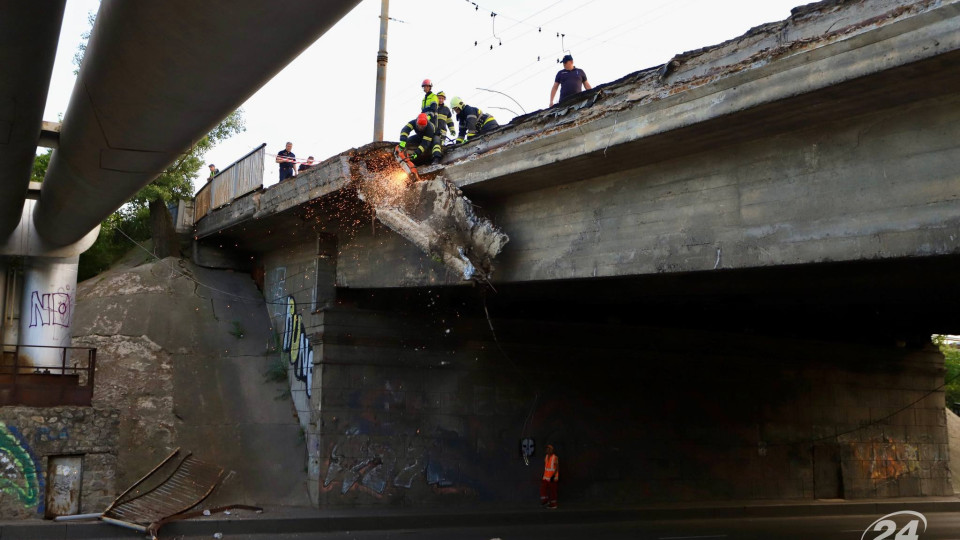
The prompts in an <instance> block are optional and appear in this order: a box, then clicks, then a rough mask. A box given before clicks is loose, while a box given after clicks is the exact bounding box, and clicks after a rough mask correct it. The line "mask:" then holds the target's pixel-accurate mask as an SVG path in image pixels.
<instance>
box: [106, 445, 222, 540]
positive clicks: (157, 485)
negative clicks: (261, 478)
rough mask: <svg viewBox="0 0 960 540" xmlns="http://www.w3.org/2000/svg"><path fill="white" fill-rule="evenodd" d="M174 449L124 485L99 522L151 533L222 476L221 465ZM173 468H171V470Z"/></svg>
mask: <svg viewBox="0 0 960 540" xmlns="http://www.w3.org/2000/svg"><path fill="white" fill-rule="evenodd" d="M180 453H181V452H180V449H179V448H177V449H176V450H174V451H173V453H171V454H170V455H169V456H167V458H166V459H164V460H163V461H161V462H160V464H159V465H157V466H156V467H154V468H153V470H151V471H150V472H149V473H147V474H146V475H145V476H144V477H143V478H141V479H140V480H138V481H137V482H136V483H134V484H133V485H132V486H130V487H129V488H127V490H126V491H124V492H123V493H122V494H120V496H119V497H117V498H116V499H115V500H114V501H113V503H111V504H110V506H109V507H107V509H106V510H105V511H104V512H103V514H102V515H101V516H100V519H101V520H102V521H105V522H107V523H111V524H113V525H118V526H120V527H125V528H128V529H133V530H137V531H140V532H146V533H150V535H151V536H152V537H153V538H154V539H156V538H157V536H156V532H157V531H158V530H159V528H160V526H162V525H163V524H164V523H168V522H169V521H172V520H174V518H177V517H178V516H180V515H181V514H183V513H185V512H187V511H188V510H190V509H191V508H193V507H194V506H196V505H198V504H200V503H201V502H203V500H204V499H206V498H207V497H208V496H209V495H210V493H212V492H213V490H214V488H216V487H217V485H218V484H219V483H220V481H221V480H222V479H223V468H222V467H220V466H218V465H214V464H212V463H207V462H205V461H201V460H200V459H198V458H196V457H195V456H194V455H193V454H192V453H189V452H188V453H186V454H185V455H183V456H182V457H181V458H180V459H179V461H177V460H175V458H177V457H178V456H179V455H180ZM171 469H172V470H171Z"/></svg>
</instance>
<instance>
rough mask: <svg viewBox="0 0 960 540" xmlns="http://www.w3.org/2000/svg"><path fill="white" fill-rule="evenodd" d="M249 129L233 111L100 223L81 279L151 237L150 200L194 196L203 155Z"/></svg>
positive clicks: (38, 171)
mask: <svg viewBox="0 0 960 540" xmlns="http://www.w3.org/2000/svg"><path fill="white" fill-rule="evenodd" d="M96 17H97V16H96V13H93V12H89V13H88V14H87V21H88V22H89V24H90V27H89V28H88V29H87V31H86V32H83V33H82V34H81V36H80V37H81V41H80V44H79V45H78V46H77V52H76V53H75V54H74V56H73V64H74V65H75V66H76V67H77V69H76V70H74V75H77V74H79V72H80V66H81V65H82V64H83V57H84V55H85V54H86V52H87V42H88V41H89V39H90V35H91V33H92V31H93V25H94V22H95V21H96ZM245 130H246V126H245V122H244V119H243V111H242V110H240V109H238V110H236V111H234V112H232V113H230V115H229V116H227V117H226V118H224V119H223V121H221V122H220V123H219V124H217V126H216V127H215V128H213V130H211V131H210V133H208V134H207V135H205V136H204V137H203V138H202V139H200V140H199V141H198V142H197V143H196V144H195V145H194V146H193V147H192V148H191V149H190V150H189V151H188V152H186V153H185V154H184V155H183V156H182V157H181V158H180V159H178V160H177V161H176V162H174V163H173V164H172V165H170V166H169V167H167V169H166V170H165V171H163V172H162V173H160V175H159V176H157V178H156V179H154V180H153V182H151V183H150V184H148V185H147V186H146V187H144V188H143V189H141V190H140V191H138V192H137V193H136V194H135V195H134V196H133V197H131V198H130V200H129V201H127V203H126V204H124V205H123V206H122V207H120V209H118V210H117V211H116V212H114V213H113V214H111V215H110V216H109V217H108V218H107V219H106V220H104V221H103V223H101V224H100V236H98V237H97V241H96V242H95V243H94V245H93V246H92V247H91V248H90V249H88V250H87V251H86V252H85V253H83V254H81V255H80V271H79V279H80V280H81V281H82V280H84V279H88V278H90V277H93V276H95V275H97V274H98V273H100V272H102V271H103V270H106V269H107V268H109V267H110V266H111V265H112V264H113V263H115V262H116V261H118V260H119V259H120V258H121V257H122V256H123V255H124V254H125V253H126V252H127V251H129V250H130V249H131V248H133V247H135V246H134V245H133V244H132V243H131V239H132V240H134V241H136V242H143V241H146V240H148V239H149V238H150V230H151V228H150V223H151V221H154V222H156V221H157V220H156V217H157V216H153V218H154V219H153V220H152V219H151V216H150V208H151V204H150V203H156V202H170V201H176V200H180V199H192V198H193V180H194V179H195V178H197V176H198V174H197V171H198V170H200V169H201V168H202V167H203V156H204V155H205V154H206V153H207V151H209V150H210V149H211V148H213V147H214V146H216V145H217V144H218V143H220V142H222V141H224V140H226V139H229V138H230V137H232V136H233V135H235V134H237V133H240V132H242V131H245ZM49 154H50V152H49V151H48V152H47V154H44V155H41V156H37V158H36V159H35V160H34V176H37V175H39V176H40V178H42V177H43V174H45V173H46V164H47V163H49V161H50V157H49ZM44 159H45V161H44ZM152 206H153V208H154V209H161V210H162V211H164V212H165V211H166V210H165V209H164V208H163V205H162V204H153V205H152ZM127 237H129V239H128V238H127Z"/></svg>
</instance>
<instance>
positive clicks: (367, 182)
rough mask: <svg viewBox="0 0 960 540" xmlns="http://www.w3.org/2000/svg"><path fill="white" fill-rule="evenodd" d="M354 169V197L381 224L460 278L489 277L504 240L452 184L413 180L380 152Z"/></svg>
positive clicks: (439, 179)
mask: <svg viewBox="0 0 960 540" xmlns="http://www.w3.org/2000/svg"><path fill="white" fill-rule="evenodd" d="M356 165H357V166H356V167H354V169H353V171H352V172H353V174H354V178H355V180H356V181H357V183H358V186H357V194H358V196H359V197H360V199H361V200H363V201H365V202H366V203H367V204H369V205H370V206H371V208H372V209H373V211H374V213H375V215H376V217H377V219H378V220H379V221H380V222H381V223H383V224H384V225H385V226H387V227H388V228H390V229H391V230H392V231H394V232H396V233H397V234H399V235H400V236H402V237H404V238H406V239H407V240H409V241H410V242H412V243H413V244H414V245H416V246H417V247H419V248H420V249H421V250H423V251H424V252H425V253H426V254H427V255H429V256H430V257H431V258H432V259H433V260H435V261H437V262H442V263H443V264H444V265H445V266H446V267H447V268H449V269H451V270H453V271H454V272H456V273H457V274H458V275H461V276H463V279H465V280H470V279H477V280H484V281H486V280H489V279H490V277H491V274H492V273H493V259H494V258H495V257H496V256H497V255H498V254H499V253H500V251H501V250H502V249H503V246H504V245H506V243H507V242H508V241H509V237H508V236H507V235H506V234H504V233H503V232H502V231H500V230H499V229H498V228H497V227H495V226H494V225H493V224H492V223H491V222H490V220H489V219H487V218H483V217H480V216H478V215H477V214H476V213H475V212H474V208H473V203H471V202H470V199H467V198H466V197H465V196H464V195H463V193H462V192H461V191H460V190H459V189H458V188H457V187H456V186H454V185H453V184H452V183H451V182H449V181H447V180H446V179H445V178H444V177H443V176H442V175H437V176H434V177H432V178H429V179H424V180H421V181H419V182H417V181H413V179H412V178H411V175H409V174H408V173H407V172H405V171H404V170H403V169H402V168H401V167H400V165H399V163H397V161H396V160H395V159H394V158H393V157H392V156H391V155H390V154H389V153H388V152H386V151H383V150H381V151H378V152H371V153H370V154H368V155H366V156H364V159H363V160H361V161H360V162H359V163H357V164H356ZM429 176H430V174H429V173H428V174H424V175H423V176H422V178H425V177H429Z"/></svg>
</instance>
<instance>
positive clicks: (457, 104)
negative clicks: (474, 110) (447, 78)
mask: <svg viewBox="0 0 960 540" xmlns="http://www.w3.org/2000/svg"><path fill="white" fill-rule="evenodd" d="M450 107H451V108H453V109H462V108H463V100H462V99H460V96H453V99H452V100H451V101H450Z"/></svg>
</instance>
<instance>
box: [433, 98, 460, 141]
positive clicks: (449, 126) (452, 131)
mask: <svg viewBox="0 0 960 540" xmlns="http://www.w3.org/2000/svg"><path fill="white" fill-rule="evenodd" d="M446 99H447V96H446V94H444V93H443V91H440V92H437V100H438V104H437V120H438V124H439V125H438V126H437V127H438V128H439V130H440V131H439V135H440V142H441V143H442V142H443V139H444V138H445V137H450V138H451V139H456V138H457V128H455V127H454V126H453V112H451V111H450V107H447V106H446V105H444V104H443V102H444V101H446Z"/></svg>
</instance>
